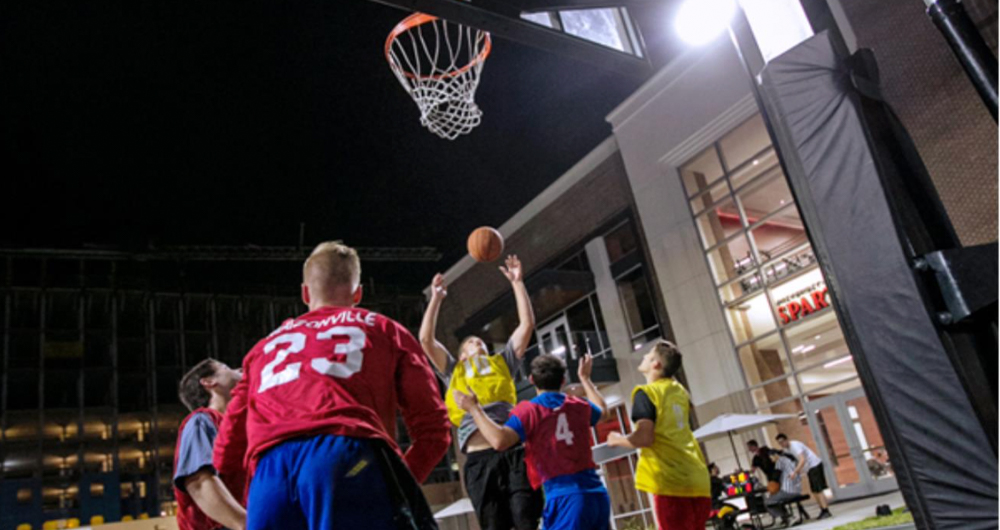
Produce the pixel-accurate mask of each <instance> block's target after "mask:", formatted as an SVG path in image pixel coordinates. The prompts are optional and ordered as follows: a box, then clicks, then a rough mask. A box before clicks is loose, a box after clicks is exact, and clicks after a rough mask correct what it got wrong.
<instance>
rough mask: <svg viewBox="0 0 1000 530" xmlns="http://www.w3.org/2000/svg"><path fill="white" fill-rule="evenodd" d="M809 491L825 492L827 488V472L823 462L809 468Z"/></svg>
mask: <svg viewBox="0 0 1000 530" xmlns="http://www.w3.org/2000/svg"><path fill="white" fill-rule="evenodd" d="M807 474H808V476H809V491H811V492H813V493H823V491H824V490H826V488H827V485H826V473H823V464H820V465H818V466H816V467H814V468H812V469H810V470H809V472H808V473H807Z"/></svg>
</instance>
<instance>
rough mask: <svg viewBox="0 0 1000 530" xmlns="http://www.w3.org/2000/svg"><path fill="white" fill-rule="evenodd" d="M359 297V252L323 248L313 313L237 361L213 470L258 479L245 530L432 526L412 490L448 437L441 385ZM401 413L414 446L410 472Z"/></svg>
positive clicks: (410, 343) (310, 285)
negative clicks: (238, 376)
mask: <svg viewBox="0 0 1000 530" xmlns="http://www.w3.org/2000/svg"><path fill="white" fill-rule="evenodd" d="M361 295H362V288H361V263H360V260H359V259H358V255H357V252H355V250H354V249H352V248H350V247H347V246H345V245H342V244H340V243H323V244H321V245H319V246H318V247H316V249H315V250H314V251H313V252H312V254H311V255H310V256H309V258H308V259H307V260H306V262H305V266H304V268H303V283H302V300H303V301H304V302H305V303H306V305H308V306H309V311H308V312H307V313H305V314H304V315H302V316H300V317H298V318H295V319H290V320H288V321H286V322H285V323H283V324H282V325H281V326H280V327H279V328H278V329H276V330H274V331H273V332H272V333H271V334H270V335H268V336H267V337H265V338H264V339H262V340H261V341H260V342H259V343H257V345H256V346H254V347H253V349H251V350H250V352H249V353H248V354H247V355H246V357H245V358H244V360H243V374H244V376H243V380H242V381H240V383H239V384H238V385H237V386H236V388H234V389H233V392H232V395H233V399H232V401H231V402H230V404H229V408H228V410H227V414H226V418H225V420H224V421H223V423H222V426H221V428H220V430H219V436H218V439H217V441H216V445H215V455H214V462H215V465H216V468H217V469H219V470H220V471H221V470H225V469H233V468H234V467H235V466H240V465H242V464H243V463H244V461H245V462H246V463H247V464H249V466H250V468H251V469H254V474H253V479H252V481H251V483H250V493H249V496H248V499H247V528H248V529H249V530H297V529H303V530H305V529H308V530H320V529H323V530H328V529H330V528H365V529H366V530H397V529H398V528H437V526H436V524H435V523H434V520H433V515H432V514H431V512H430V509H429V507H428V506H427V503H426V500H425V499H424V498H423V495H422V494H421V492H420V488H419V486H418V484H417V482H418V481H419V482H422V481H423V480H425V479H426V478H427V476H428V475H429V474H430V472H431V470H432V469H433V468H434V466H435V465H436V464H437V462H438V461H440V460H441V457H443V456H444V453H445V451H447V448H448V444H449V443H450V438H451V431H450V426H449V424H448V415H447V412H446V409H445V406H444V403H442V401H441V398H440V396H439V394H438V387H437V380H436V379H435V377H434V374H433V372H432V371H431V368H430V366H429V365H428V363H427V360H426V359H425V358H424V354H423V352H422V351H421V348H420V344H419V343H418V342H417V341H416V339H414V338H413V336H412V335H411V334H410V333H409V332H408V331H407V330H406V329H405V328H404V327H403V326H402V325H400V324H398V323H397V322H395V321H393V320H391V319H389V318H387V317H384V316H382V315H379V314H376V313H372V312H370V311H367V310H364V309H360V308H357V307H355V306H357V304H359V303H360V302H361ZM397 409H398V410H401V411H402V415H403V420H404V422H405V423H406V428H407V430H408V432H409V434H410V438H411V439H412V440H413V444H412V445H411V446H410V448H409V450H407V452H406V454H405V455H404V457H403V458H404V460H405V462H406V466H404V465H403V464H402V462H401V461H400V460H399V458H398V448H397V446H396V444H395V434H396V432H395V430H396V429H395V425H396V412H397ZM407 466H408V468H409V471H407ZM410 472H412V475H411V473H410ZM414 477H415V478H414Z"/></svg>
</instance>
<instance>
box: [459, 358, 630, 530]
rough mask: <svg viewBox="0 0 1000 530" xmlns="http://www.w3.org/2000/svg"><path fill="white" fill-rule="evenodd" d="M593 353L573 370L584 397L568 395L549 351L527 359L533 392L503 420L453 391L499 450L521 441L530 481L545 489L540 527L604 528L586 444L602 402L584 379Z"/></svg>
mask: <svg viewBox="0 0 1000 530" xmlns="http://www.w3.org/2000/svg"><path fill="white" fill-rule="evenodd" d="M592 367H593V359H592V358H591V357H590V355H585V356H583V357H582V358H581V359H580V365H579V369H578V370H577V373H578V375H579V378H580V384H581V385H582V386H583V389H584V392H586V394H587V399H580V398H577V397H574V396H568V395H566V394H564V393H562V392H561V391H560V390H561V389H562V387H563V385H565V384H566V364H565V363H563V361H562V359H560V358H558V357H556V356H554V355H539V356H538V357H536V358H535V360H534V361H532V362H531V384H533V385H535V389H536V390H537V391H538V396H536V397H535V398H534V399H532V400H530V401H522V402H521V403H518V405H517V406H516V407H514V410H513V411H511V413H510V418H509V419H508V420H507V422H506V424H505V425H500V424H498V423H496V422H494V421H493V420H492V419H491V418H490V417H489V416H487V415H486V413H485V412H484V411H483V407H482V406H480V404H479V400H478V399H477V398H476V394H474V393H468V394H465V393H463V392H462V391H461V390H456V391H455V400H456V401H457V402H458V404H459V406H460V407H462V409H463V410H465V411H468V413H469V415H470V416H472V418H473V419H474V420H475V422H476V426H478V427H479V431H480V432H481V433H482V434H483V436H484V437H485V438H486V439H487V440H488V441H489V443H490V445H491V446H492V447H493V448H494V449H496V450H498V451H503V450H505V449H507V448H508V447H511V446H513V445H515V444H517V443H522V442H523V443H524V445H525V454H526V456H525V460H526V461H527V463H528V466H530V467H531V469H532V470H533V471H534V473H533V474H532V486H534V487H536V488H537V487H539V486H543V487H544V489H545V515H544V522H543V524H542V527H543V528H545V530H608V529H609V528H610V524H611V523H610V521H611V499H610V498H609V497H608V490H607V489H606V488H605V487H604V483H603V482H601V477H599V476H598V475H597V466H596V465H595V464H594V456H593V452H592V451H591V449H590V428H591V427H594V426H596V425H597V424H598V423H599V422H600V421H601V420H602V419H604V418H605V416H606V415H607V414H606V412H605V411H606V410H607V408H608V407H607V404H606V403H605V402H604V397H603V396H601V393H600V391H598V390H597V387H596V386H594V383H593V382H592V381H591V380H590V372H591V370H592Z"/></svg>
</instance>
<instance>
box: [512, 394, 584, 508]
mask: <svg viewBox="0 0 1000 530" xmlns="http://www.w3.org/2000/svg"><path fill="white" fill-rule="evenodd" d="M593 410H594V409H593V407H591V405H590V403H589V402H587V401H586V400H583V399H580V398H578V397H574V396H566V400H565V401H564V402H563V404H562V405H561V406H560V407H558V408H554V409H550V408H548V407H544V406H542V405H539V404H537V403H532V402H531V401H522V402H521V403H518V404H517V406H516V407H514V410H512V411H511V413H510V414H511V416H517V418H518V419H519V420H521V426H522V428H523V429H524V436H525V441H524V459H525V460H526V461H527V464H528V465H529V466H530V467H531V468H532V469H534V471H535V473H529V474H528V475H529V478H530V479H531V486H532V487H533V488H535V489H538V488H539V487H540V486H541V485H542V484H544V483H545V481H547V480H549V479H551V478H554V477H560V476H563V475H571V474H573V473H579V472H581V471H584V470H587V469H593V468H595V467H597V466H596V465H595V464H594V455H593V452H592V451H591V449H590V443H591V437H590V419H591V414H592V411H593Z"/></svg>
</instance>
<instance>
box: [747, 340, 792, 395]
mask: <svg viewBox="0 0 1000 530" xmlns="http://www.w3.org/2000/svg"><path fill="white" fill-rule="evenodd" d="M739 357H740V363H742V364H743V373H745V374H746V376H747V384H749V385H750V386H755V385H759V384H760V383H762V382H764V381H768V380H770V379H774V378H776V377H781V376H783V375H791V372H792V365H791V364H790V363H789V362H788V353H787V352H786V351H785V347H784V346H783V345H782V343H781V337H779V336H778V334H773V335H771V336H769V337H765V338H763V339H761V340H759V341H756V342H752V343H750V344H747V345H745V346H743V347H741V348H740V349H739ZM792 387H794V385H792ZM791 395H792V394H791V393H785V394H784V395H773V396H769V399H768V400H767V401H766V402H767V403H770V402H772V401H778V400H780V399H784V398H786V397H789V396H791Z"/></svg>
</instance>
